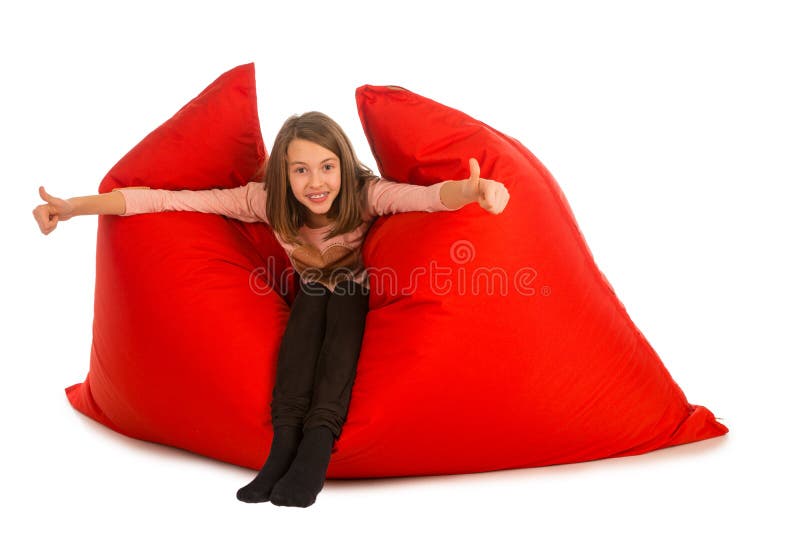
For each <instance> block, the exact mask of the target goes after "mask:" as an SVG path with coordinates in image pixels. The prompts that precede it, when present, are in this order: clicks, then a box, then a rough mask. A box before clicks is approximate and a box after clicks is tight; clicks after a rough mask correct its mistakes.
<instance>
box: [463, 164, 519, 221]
mask: <svg viewBox="0 0 800 534" xmlns="http://www.w3.org/2000/svg"><path fill="white" fill-rule="evenodd" d="M480 176H481V168H480V166H479V165H478V160H477V159H475V158H469V178H467V179H466V180H462V181H461V183H462V188H463V189H462V192H463V194H464V197H465V198H467V199H469V201H470V202H477V203H478V204H479V205H480V207H482V208H483V209H485V210H486V211H488V212H489V213H494V214H495V215H496V214H498V213H502V211H503V210H504V209H505V207H506V204H508V199H509V198H511V195H509V193H508V189H506V186H505V185H503V184H502V183H500V182H498V181H496V180H489V179H487V178H481V177H480Z"/></svg>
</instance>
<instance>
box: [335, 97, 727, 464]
mask: <svg viewBox="0 0 800 534" xmlns="http://www.w3.org/2000/svg"><path fill="white" fill-rule="evenodd" d="M356 100H357V104H358V111H359V115H360V117H361V122H362V125H363V127H364V131H365V133H366V136H367V139H368V141H369V143H370V146H371V148H372V151H373V154H374V156H375V160H376V161H377V163H378V166H379V170H380V174H381V175H383V176H386V177H389V178H392V179H394V180H397V181H403V182H409V183H414V184H421V185H427V184H431V183H434V182H437V181H440V180H442V179H459V178H466V177H467V176H469V167H468V158H469V157H473V156H474V157H476V158H478V160H479V163H480V168H481V176H482V177H485V178H491V179H494V180H498V181H501V182H503V183H504V184H505V186H506V187H507V188H508V191H509V193H510V196H511V198H510V200H509V203H508V205H507V206H506V209H505V210H504V212H503V213H501V214H499V215H493V214H490V213H488V212H486V211H485V210H483V209H482V208H480V207H479V206H478V205H477V204H471V205H469V206H466V207H464V208H462V209H461V210H459V211H454V212H439V213H433V214H427V213H403V214H396V215H393V216H391V217H383V218H381V219H379V220H378V221H377V222H376V223H375V224H374V225H373V227H372V229H371V230H370V233H369V236H368V239H367V241H366V243H365V246H364V262H365V265H367V266H368V267H369V268H370V269H372V270H373V272H374V273H375V275H376V276H374V277H372V278H371V279H370V284H371V287H372V295H371V299H370V307H371V308H370V313H369V316H368V319H367V328H366V332H365V337H364V342H363V347H362V352H361V359H360V362H359V367H358V374H357V378H356V382H355V385H354V390H353V396H352V401H351V402H352V404H351V407H350V414H349V415H348V418H349V423H348V424H349V425H350V428H349V429H348V430H349V431H348V432H343V436H342V439H341V442H340V449H339V451H338V455H337V456H336V462H335V463H333V464H332V465H331V468H330V469H329V474H334V475H345V474H347V475H357V476H375V475H408V474H444V473H466V472H478V471H489V470H496V469H506V468H513V467H534V466H543V465H549V464H562V463H569V462H580V461H585V460H594V459H598V458H607V457H615V456H627V455H633V454H641V453H644V452H648V451H652V450H654V449H659V448H662V447H668V446H673V445H679V444H683V443H687V442H691V441H697V440H702V439H706V438H711V437H714V436H719V435H722V434H724V433H726V432H727V431H728V429H727V428H726V427H725V426H723V425H722V424H720V423H719V422H717V421H716V419H715V417H714V416H713V414H712V413H711V412H710V411H709V410H708V409H706V408H704V407H703V406H698V405H693V404H689V403H688V402H687V400H686V397H685V396H684V394H683V392H682V391H681V389H680V387H679V386H678V385H677V384H676V383H675V381H674V380H673V379H672V377H671V376H670V374H669V372H668V371H667V369H666V368H665V367H664V365H663V363H662V362H661V360H660V358H659V357H658V355H657V354H656V353H655V352H654V351H653V349H652V347H651V346H650V344H649V343H648V342H647V340H646V339H645V337H644V336H643V335H642V333H641V332H640V331H639V330H638V329H637V327H636V326H635V325H634V324H633V322H632V321H631V319H630V317H629V316H628V314H627V312H626V310H625V308H624V306H623V305H622V303H621V302H620V301H619V300H618V299H617V297H616V295H615V293H614V290H613V289H612V287H611V285H610V284H609V282H608V281H607V280H606V278H605V277H604V276H603V274H602V273H601V272H600V270H599V269H598V267H597V266H596V264H595V262H594V259H593V257H592V255H591V253H590V251H589V249H588V247H587V244H586V242H585V240H584V238H583V235H582V234H581V232H580V230H579V229H578V226H577V223H576V221H575V218H574V216H573V214H572V212H571V210H570V207H569V204H568V203H567V200H566V198H565V197H564V195H563V193H562V192H561V190H560V188H559V187H558V184H557V183H556V182H555V180H554V179H553V177H552V176H551V175H550V173H549V172H548V171H547V170H546V169H545V167H544V166H543V165H542V164H541V163H540V162H539V161H538V160H537V159H536V157H534V155H533V154H531V152H530V151H528V150H527V149H526V148H525V147H524V146H522V145H521V144H520V143H519V142H518V141H517V140H515V139H513V138H511V137H509V136H507V135H504V134H503V133H501V132H498V131H497V130H495V129H493V128H492V127H490V126H488V125H486V124H483V123H482V122H480V121H478V120H475V119H473V118H471V117H469V116H467V115H465V114H464V113H462V112H460V111H458V110H455V109H452V108H448V107H447V106H444V105H442V104H439V103H437V102H434V101H432V100H429V99H427V98H424V97H422V96H420V95H417V94H414V93H412V92H410V91H407V90H405V89H402V88H399V87H394V86H389V87H378V86H370V85H364V86H362V87H360V88H358V89H357V91H356ZM385 272H391V276H383V275H381V276H377V274H378V273H385ZM409 287H413V291H408V290H407V288H409Z"/></svg>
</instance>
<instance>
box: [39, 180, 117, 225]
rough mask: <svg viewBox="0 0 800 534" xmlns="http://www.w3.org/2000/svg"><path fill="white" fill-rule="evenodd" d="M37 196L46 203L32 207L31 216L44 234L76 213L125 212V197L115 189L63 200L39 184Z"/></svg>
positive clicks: (110, 213)
mask: <svg viewBox="0 0 800 534" xmlns="http://www.w3.org/2000/svg"><path fill="white" fill-rule="evenodd" d="M39 196H40V197H41V199H42V200H44V201H45V202H46V204H39V205H38V206H36V207H35V208H33V218H34V219H36V223H37V224H38V225H39V230H41V232H42V233H43V234H44V235H47V234H49V233H50V232H52V231H53V230H55V229H56V226H57V225H58V223H59V222H60V221H68V220H69V219H71V218H72V217H75V216H76V215H121V214H122V213H124V212H125V198H124V197H123V196H122V194H121V193H119V192H117V191H112V192H111V193H103V194H102V195H88V196H85V197H72V198H68V199H66V200H65V199H63V198H59V197H54V196H53V195H51V194H50V193H48V192H47V191H45V189H44V186H41V185H40V186H39Z"/></svg>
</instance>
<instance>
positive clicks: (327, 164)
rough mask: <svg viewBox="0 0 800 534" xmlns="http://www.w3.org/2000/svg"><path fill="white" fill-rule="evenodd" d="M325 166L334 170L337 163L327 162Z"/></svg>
mask: <svg viewBox="0 0 800 534" xmlns="http://www.w3.org/2000/svg"><path fill="white" fill-rule="evenodd" d="M325 166H326V167H330V169H331V170H333V169H334V167H335V165H334V164H333V163H326V164H325Z"/></svg>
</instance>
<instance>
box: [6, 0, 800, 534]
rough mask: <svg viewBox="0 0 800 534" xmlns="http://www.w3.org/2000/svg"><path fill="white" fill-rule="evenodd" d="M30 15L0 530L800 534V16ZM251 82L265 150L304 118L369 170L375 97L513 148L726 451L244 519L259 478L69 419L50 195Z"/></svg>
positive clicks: (401, 7) (423, 11)
mask: <svg viewBox="0 0 800 534" xmlns="http://www.w3.org/2000/svg"><path fill="white" fill-rule="evenodd" d="M19 4H20V5H17V6H14V5H13V3H11V2H7V3H4V4H3V7H2V8H0V54H2V67H3V71H2V77H3V81H2V84H0V92H1V93H0V96H1V98H0V109H2V118H1V119H0V136H1V137H0V141H2V143H1V144H0V149H1V150H2V174H3V177H4V183H5V184H6V185H5V187H6V194H5V195H4V198H5V200H6V201H7V202H5V206H6V207H5V209H3V210H2V212H0V217H2V224H3V236H4V240H5V241H6V246H5V249H4V253H3V258H4V260H3V262H2V275H3V276H2V277H0V280H2V284H3V286H2V289H3V293H2V297H3V298H2V323H0V324H1V325H2V341H1V342H0V343H2V345H0V347H1V348H2V378H3V387H2V388H1V389H0V391H1V392H2V393H0V394H2V403H0V406H2V410H3V413H2V420H3V423H4V426H5V428H4V431H3V438H2V439H0V443H1V444H2V448H3V454H2V462H3V463H2V471H0V476H1V477H2V486H1V487H2V490H1V491H2V493H3V494H2V508H3V513H2V515H0V530H3V531H4V532H33V531H48V530H50V529H56V528H58V529H59V530H60V531H65V532H72V531H78V530H80V531H83V532H105V531H107V530H108V528H109V527H110V526H112V525H113V527H114V528H113V530H114V531H119V532H140V531H141V530H143V529H144V528H149V529H150V530H151V531H154V532H168V531H170V532H172V531H176V530H177V529H181V531H184V530H185V531H192V532H223V531H241V530H244V529H246V528H253V527H254V528H262V529H263V528H267V529H279V528H281V527H284V526H285V527H301V528H303V529H307V528H312V526H313V525H319V526H321V525H323V524H327V525H328V527H327V528H328V529H333V530H332V531H334V532H337V531H345V530H346V531H348V532H354V531H355V532H361V531H368V530H369V531H370V532H371V531H374V530H378V531H389V532H394V531H396V532H406V531H407V530H408V529H409V528H417V529H419V528H424V527H426V526H428V525H429V526H431V527H450V526H452V527H454V528H456V529H463V528H469V527H475V528H476V529H479V530H484V529H497V531H502V532H505V531H525V532H530V531H540V532H561V531H576V530H577V529H581V530H582V531H591V532H595V531H600V532H639V531H641V530H644V529H646V530H647V531H654V532H660V531H664V532H666V531H670V532H674V531H675V530H677V529H680V530H681V531H683V532H694V531H699V530H701V529H704V528H712V527H718V528H714V530H721V528H723V527H733V526H739V527H743V528H745V529H755V528H758V527H759V525H763V528H764V529H765V530H766V531H770V532H786V531H789V530H794V529H797V527H798V523H800V522H798V518H797V515H796V513H794V512H790V511H789V503H790V502H794V499H792V498H791V495H792V494H794V495H795V497H796V483H797V478H798V474H800V470H799V469H798V461H797V455H796V447H797V442H798V441H797V440H798V431H797V428H798V425H797V423H796V421H795V419H794V414H795V412H796V410H795V408H796V407H797V406H798V395H797V387H796V385H795V384H796V383H797V378H796V375H795V372H794V371H795V369H796V367H797V365H796V360H797V358H798V356H800V354H799V353H800V350H798V342H797V337H796V334H795V333H794V332H795V331H796V327H797V323H798V311H797V304H796V303H797V299H798V296H800V291H798V282H797V278H796V272H797V271H798V267H800V265H799V264H798V261H797V259H796V256H797V233H798V228H800V225H798V216H797V202H798V195H797V186H796V184H797V181H798V179H799V178H800V164H798V159H797V156H798V147H800V128H798V124H800V112H799V111H800V110H799V109H798V108H799V107H800V106H799V105H798V98H797V95H798V94H800V83H799V81H798V68H797V65H798V64H799V62H798V50H800V37H798V32H797V27H798V23H799V22H800V20H798V17H797V16H796V15H794V13H795V11H794V10H793V9H790V4H791V2H775V1H759V2H736V1H727V2H709V1H702V0H700V1H698V0H694V1H689V2H685V1H671V2H663V3H656V2H647V3H645V2H634V1H631V2H621V1H606V2H574V1H562V2H547V3H544V2H543V3H541V4H539V3H533V2H528V3H526V6H528V7H526V8H525V11H521V7H520V6H521V5H522V3H518V2H506V1H501V0H494V1H491V2H471V1H464V0H462V1H459V2H433V1H424V2H420V1H407V0H406V1H403V2H394V3H391V4H390V3H381V2H377V1H374V2H344V1H340V2H309V1H305V2H282V3H280V4H282V6H279V5H274V6H273V5H271V4H272V3H269V2H232V1H227V2H215V3H210V2H209V3H199V2H174V3H169V2H142V1H137V2H107V3H105V4H101V3H97V4H92V3H87V2H76V1H71V2H52V3H47V2H26V3H25V4H24V6H25V7H21V5H22V3H19ZM276 4H277V3H276ZM645 4H646V5H645ZM250 61H254V62H255V64H256V72H257V84H258V97H259V113H260V117H261V121H262V129H263V134H264V138H265V142H266V144H267V148H268V149H271V146H272V142H273V139H274V136H275V133H276V132H277V130H278V128H279V127H280V125H281V124H282V122H283V121H284V120H285V119H286V118H287V117H288V116H289V115H291V114H293V113H301V112H304V111H308V110H320V111H324V112H325V113H327V114H329V115H331V116H332V117H333V118H334V119H335V120H337V121H338V122H339V123H340V124H341V125H342V126H343V127H344V128H345V130H346V132H347V133H348V135H349V136H350V138H351V139H352V141H353V142H354V143H355V145H356V149H357V151H358V153H359V156H360V157H361V159H362V160H363V161H364V162H365V163H367V164H368V165H369V166H371V167H372V168H373V170H376V171H377V168H376V165H375V163H374V160H373V159H372V156H371V153H370V150H369V147H368V145H367V142H366V139H365V138H364V136H363V132H362V130H361V125H360V123H359V120H358V115H357V112H356V106H355V100H354V91H355V88H356V87H358V86H360V85H362V84H365V83H369V84H373V85H386V84H394V85H400V86H403V87H405V88H407V89H409V90H411V91H414V92H416V93H419V94H422V95H424V96H427V97H429V98H432V99H434V100H437V101H439V102H442V103H444V104H446V105H448V106H451V107H455V108H457V109H460V110H462V111H464V112H466V113H468V114H469V115H471V116H473V117H475V118H477V119H479V120H482V121H484V122H486V123H487V124H490V125H492V126H494V127H495V128H497V129H499V130H501V131H503V132H504V133H507V134H508V135H511V136H513V137H515V138H517V139H519V140H520V141H521V142H522V143H523V144H524V145H526V146H527V147H528V148H530V149H531V150H532V151H533V152H534V153H535V154H536V155H537V156H538V157H539V159H540V160H541V161H542V162H543V163H544V164H545V165H546V166H547V167H548V168H549V170H550V171H551V172H552V173H553V175H554V176H555V177H556V179H557V180H558V182H559V184H560V185H561V187H562V188H563V190H564V192H565V194H566V196H567V199H568V200H569V202H570V205H571V207H572V209H573V211H574V213H575V216H576V218H577V220H578V224H579V225H580V228H581V230H582V231H583V233H584V236H585V237H586V239H587V242H588V243H589V246H590V248H591V250H592V252H593V254H594V257H595V260H596V262H597V264H598V265H599V267H600V269H601V270H602V271H603V272H604V274H605V275H606V276H607V278H608V280H609V281H610V283H611V284H612V286H613V287H614V289H615V290H616V292H617V294H618V296H619V297H620V299H621V300H622V302H623V303H624V304H625V306H626V308H627V310H628V312H629V314H630V315H631V318H632V319H633V321H634V322H635V323H636V324H637V326H638V327H639V328H640V330H641V331H642V332H643V333H644V335H645V336H646V337H647V339H648V340H649V341H650V343H651V344H652V345H653V347H654V348H655V349H656V351H657V352H658V353H659V354H660V356H661V358H662V360H663V361H664V363H665V365H666V366H667V368H668V369H669V370H670V372H671V373H672V375H673V377H674V378H675V379H676V381H677V382H678V383H679V384H680V385H681V387H682V388H683V390H684V392H685V393H686V395H687V397H688V398H689V401H690V402H693V403H697V404H703V405H705V406H708V407H709V408H710V409H711V410H712V411H713V412H714V413H715V414H716V415H717V416H718V417H720V418H721V419H722V420H723V422H724V423H725V424H726V425H727V426H729V428H730V429H731V433H730V434H729V435H727V436H725V437H723V438H717V439H714V440H709V441H705V442H701V443H696V444H690V445H684V446H681V447H675V448H672V449H667V450H662V451H657V452H653V453H649V454H646V455H641V456H637V457H632V458H621V459H614V460H602V461H596V462H588V463H583V464H576V465H566V466H554V467H546V468H538V469H520V470H507V471H499V472H493V473H482V474H473V475H458V476H441V477H409V478H398V479H382V480H369V481H338V480H331V481H328V482H327V483H326V486H325V488H324V489H323V491H322V493H321V494H320V496H319V497H318V499H317V502H316V503H315V504H314V505H313V506H312V507H311V508H308V509H297V508H279V507H276V506H273V505H272V504H270V503H264V504H259V505H247V504H244V503H240V502H238V501H237V500H236V498H235V492H236V490H237V489H238V488H239V487H240V486H242V485H244V484H245V483H247V482H249V480H250V479H251V478H252V476H253V474H254V472H252V471H250V470H247V469H243V468H239V467H236V466H231V465H227V464H223V463H221V462H217V461H214V460H208V459H205V458H202V457H199V456H196V455H193V454H190V453H186V452H184V451H180V450H177V449H173V448H169V447H164V446H161V445H155V444H151V443H145V442H141V441H137V440H132V439H129V438H126V437H124V436H121V435H118V434H115V433H114V432H112V431H110V430H107V429H106V428H105V427H102V426H101V425H99V424H97V423H95V422H93V421H91V420H89V419H87V418H86V417H84V416H83V415H81V414H79V413H77V412H75V411H74V410H73V409H72V408H71V406H70V405H69V403H68V402H67V400H66V396H65V395H64V391H63V389H64V387H66V386H69V385H71V384H74V383H76V382H80V381H82V380H83V379H84V377H85V374H86V372H87V371H88V364H89V350H90V344H91V324H92V312H93V308H92V306H93V298H94V296H93V292H94V274H95V273H94V265H95V264H94V262H95V239H96V229H97V219H96V217H81V218H76V219H73V220H71V221H67V222H65V223H62V224H60V225H59V227H58V228H57V230H56V231H55V232H53V233H52V234H50V235H49V236H43V235H42V234H41V233H39V230H38V227H37V225H36V224H35V222H34V220H33V217H32V216H31V210H32V209H33V208H34V206H35V205H37V204H39V203H40V200H39V198H38V194H37V187H38V186H39V185H44V186H45V187H46V188H47V189H48V191H49V192H50V193H51V194H54V195H56V196H62V197H65V198H68V197H71V196H81V195H88V194H94V193H96V192H97V186H98V184H99V182H100V180H101V179H102V177H103V176H104V174H105V173H106V172H107V171H108V169H109V168H110V167H111V166H112V165H113V164H114V163H115V162H116V161H117V160H118V159H119V158H120V157H122V155H124V154H125V152H127V150H129V149H130V148H131V147H132V146H133V145H134V144H136V143H137V142H138V141H139V140H140V139H141V138H142V137H144V136H145V135H146V134H147V133H148V132H150V131H151V130H152V129H154V128H155V127H157V126H158V125H159V124H161V123H162V122H163V121H164V120H166V119H167V118H169V117H170V116H171V115H172V114H173V113H174V112H175V111H177V110H178V108H179V107H180V106H182V105H183V104H184V103H185V102H187V101H188V100H189V99H191V98H193V97H194V96H195V95H196V94H197V93H198V92H199V91H200V90H202V89H203V88H204V87H205V86H206V85H207V84H209V83H210V82H211V81H212V80H214V79H215V78H216V77H217V76H218V75H219V74H221V73H222V72H224V71H226V70H228V69H230V68H232V67H234V66H236V65H240V64H242V63H247V62H250ZM465 157H467V155H465ZM464 177H466V174H465V175H464V176H458V177H456V176H454V177H452V178H454V179H455V178H464ZM511 201H512V202H525V199H514V198H513V197H512V199H511ZM532 209H535V206H532ZM786 483H788V484H789V485H788V489H787V488H786V487H784V484H786ZM43 529H44V530H43ZM425 531H427V528H426V530H425ZM795 531H796V530H795Z"/></svg>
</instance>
